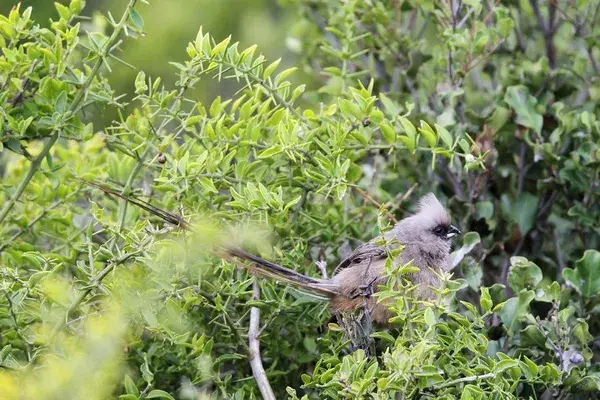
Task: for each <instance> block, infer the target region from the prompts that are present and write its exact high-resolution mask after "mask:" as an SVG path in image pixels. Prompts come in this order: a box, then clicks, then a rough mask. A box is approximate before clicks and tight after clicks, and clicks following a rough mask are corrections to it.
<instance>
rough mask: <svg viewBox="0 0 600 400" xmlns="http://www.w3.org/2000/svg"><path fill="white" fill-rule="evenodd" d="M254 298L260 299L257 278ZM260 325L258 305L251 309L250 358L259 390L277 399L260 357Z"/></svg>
mask: <svg viewBox="0 0 600 400" xmlns="http://www.w3.org/2000/svg"><path fill="white" fill-rule="evenodd" d="M252 291H253V294H252V299H253V300H258V299H259V298H260V286H259V285H258V281H257V280H256V279H255V280H254V283H253V284H252ZM259 326H260V309H259V308H258V307H252V308H251V309H250V327H249V328H248V347H249V356H248V358H249V360H250V367H251V368H252V375H253V376H254V379H255V380H256V384H257V385H258V390H260V393H261V394H262V397H263V399H265V400H275V395H274V394H273V389H272V388H271V385H270V384H269V380H268V379H267V373H266V372H265V369H264V367H263V364H262V360H261V358H260V340H259V335H260V333H259Z"/></svg>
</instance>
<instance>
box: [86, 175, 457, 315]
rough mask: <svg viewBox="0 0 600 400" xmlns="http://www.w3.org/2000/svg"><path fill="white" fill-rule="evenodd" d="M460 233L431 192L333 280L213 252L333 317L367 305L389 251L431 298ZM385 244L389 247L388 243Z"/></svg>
mask: <svg viewBox="0 0 600 400" xmlns="http://www.w3.org/2000/svg"><path fill="white" fill-rule="evenodd" d="M87 183H88V184H89V185H91V186H93V187H96V188H99V189H101V190H103V191H104V192H106V193H108V194H112V195H115V196H118V197H120V198H123V199H125V200H127V201H129V202H131V203H133V204H135V205H137V206H139V207H141V208H143V209H145V210H147V211H149V212H150V213H152V214H154V215H157V216H159V217H160V218H162V219H163V220H165V221H167V222H170V223H171V224H174V225H177V226H181V227H183V228H186V229H191V225H189V223H187V222H186V221H185V220H184V219H183V218H181V217H180V216H178V215H176V214H173V213H170V212H168V211H164V210H161V209H160V208H158V207H155V206H153V205H151V204H150V203H148V202H145V201H142V200H139V199H135V198H131V197H128V196H125V195H123V194H121V193H119V192H117V191H114V190H111V189H108V188H105V187H103V186H102V185H99V184H97V183H93V182H87ZM460 234H461V231H460V230H459V229H458V228H457V227H456V226H455V225H453V224H452V223H451V219H450V215H449V213H448V211H447V210H446V209H445V208H444V206H443V205H442V204H441V203H440V202H439V200H438V199H437V197H436V196H435V195H434V194H433V193H428V194H426V195H425V196H423V197H422V198H421V199H420V200H419V202H418V207H417V212H416V213H415V214H414V215H411V216H409V217H406V218H404V219H402V220H400V221H398V222H397V223H396V224H395V225H394V226H393V228H392V229H390V230H389V231H387V232H385V233H383V234H382V235H379V236H377V237H375V238H373V239H371V240H370V241H368V242H366V243H364V244H362V245H360V246H358V247H357V248H356V249H355V250H354V251H353V252H352V253H351V254H350V255H349V256H348V257H346V258H345V259H344V260H342V261H341V262H340V263H339V264H338V266H337V267H336V268H335V270H334V273H333V274H332V276H331V278H325V277H322V278H315V277H311V276H308V275H304V274H301V273H299V272H297V271H295V270H293V269H290V268H286V267H283V266H280V265H278V264H276V263H273V262H271V261H268V260H266V259H264V258H261V257H259V256H257V255H255V254H252V253H250V252H248V251H246V250H244V249H242V248H240V247H234V246H227V245H221V248H219V249H216V250H215V251H214V252H213V253H214V254H216V255H217V256H219V257H221V258H223V259H226V260H228V261H231V262H233V263H235V264H236V265H238V266H240V267H242V268H245V269H247V270H249V271H251V272H253V273H255V274H257V275H261V276H264V277H268V278H272V279H275V280H278V281H281V282H284V283H288V284H292V285H294V286H296V287H297V288H299V289H301V290H302V291H306V292H309V293H311V294H314V295H316V296H317V297H320V298H324V299H326V300H328V301H329V303H330V306H331V309H332V311H333V312H334V313H336V314H346V313H352V312H354V311H356V310H358V309H360V308H362V307H364V305H365V297H367V298H371V295H372V294H373V293H375V292H377V291H378V288H379V286H381V285H385V284H386V281H387V279H388V276H387V275H386V271H385V265H386V261H387V260H388V257H389V255H390V248H398V247H399V246H400V247H401V248H402V249H401V251H400V252H399V255H397V256H396V257H395V258H393V261H394V263H401V264H402V265H406V264H409V263H410V265H411V266H412V267H415V268H416V272H414V273H413V274H412V275H411V276H409V279H410V280H411V281H412V282H413V284H415V286H416V292H415V295H414V297H415V298H417V299H431V298H433V296H435V289H436V288H439V286H440V285H441V282H440V279H439V274H440V272H442V271H449V270H450V269H451V268H452V263H451V258H450V251H451V239H452V238H453V237H455V236H457V235H460ZM386 243H387V244H386ZM370 313H371V319H372V321H373V322H375V323H379V324H383V325H386V324H387V323H388V321H389V319H390V317H391V313H390V311H389V308H388V305H386V304H385V302H373V303H372V305H371V306H370Z"/></svg>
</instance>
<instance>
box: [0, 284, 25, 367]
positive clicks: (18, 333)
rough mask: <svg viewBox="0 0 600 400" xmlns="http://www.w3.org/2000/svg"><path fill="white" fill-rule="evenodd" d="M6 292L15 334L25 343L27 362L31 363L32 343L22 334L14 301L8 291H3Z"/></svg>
mask: <svg viewBox="0 0 600 400" xmlns="http://www.w3.org/2000/svg"><path fill="white" fill-rule="evenodd" d="M2 291H3V292H4V297H6V301H7V302H8V309H9V311H10V316H11V317H12V320H13V323H14V324H15V332H16V333H17V337H18V338H19V339H21V340H22V341H23V343H25V355H26V356H27V362H30V361H31V343H29V342H28V341H27V339H25V337H24V336H23V334H22V333H21V329H20V328H19V323H18V321H17V315H16V314H15V310H14V307H13V302H12V299H11V298H10V296H9V294H8V292H7V291H6V290H2Z"/></svg>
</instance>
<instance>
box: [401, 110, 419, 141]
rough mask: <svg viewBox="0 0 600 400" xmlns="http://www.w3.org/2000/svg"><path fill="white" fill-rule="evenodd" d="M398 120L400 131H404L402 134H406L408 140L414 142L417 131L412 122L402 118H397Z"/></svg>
mask: <svg viewBox="0 0 600 400" xmlns="http://www.w3.org/2000/svg"><path fill="white" fill-rule="evenodd" d="M398 120H399V121H400V125H402V130H403V131H404V133H406V135H407V136H408V137H409V138H411V139H413V140H414V138H415V136H416V134H417V129H416V128H415V126H414V125H413V124H412V122H410V121H409V120H408V118H406V117H402V116H400V117H398Z"/></svg>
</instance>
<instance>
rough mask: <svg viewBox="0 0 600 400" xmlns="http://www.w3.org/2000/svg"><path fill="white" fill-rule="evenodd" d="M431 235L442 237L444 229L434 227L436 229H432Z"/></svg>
mask: <svg viewBox="0 0 600 400" xmlns="http://www.w3.org/2000/svg"><path fill="white" fill-rule="evenodd" d="M433 233H435V234H436V235H438V236H442V235H443V234H444V233H445V229H444V227H443V226H436V227H435V228H434V229H433Z"/></svg>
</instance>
